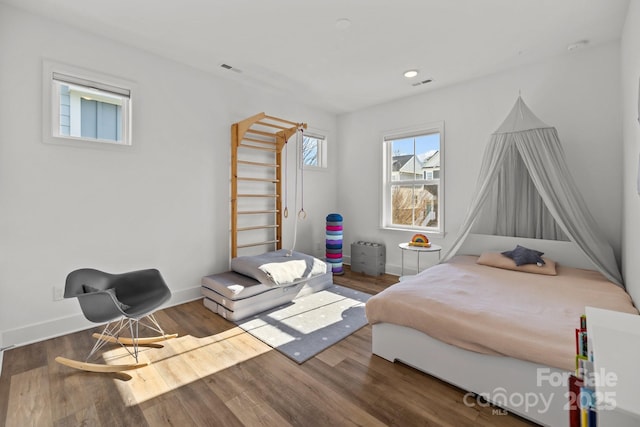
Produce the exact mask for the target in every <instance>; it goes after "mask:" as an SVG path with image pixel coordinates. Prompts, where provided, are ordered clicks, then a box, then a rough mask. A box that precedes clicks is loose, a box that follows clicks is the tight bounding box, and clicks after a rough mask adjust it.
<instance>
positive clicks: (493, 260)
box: [476, 252, 558, 276]
mask: <svg viewBox="0 0 640 427" xmlns="http://www.w3.org/2000/svg"><path fill="white" fill-rule="evenodd" d="M543 261H544V264H543V265H542V266H540V267H538V265H537V264H523V265H516V262H515V261H514V260H512V259H511V258H509V257H507V256H505V255H502V254H501V253H500V252H484V253H483V254H482V255H480V257H479V258H478V260H477V261H476V263H477V264H480V265H486V266H489V267H497V268H504V269H506V270H514V271H521V272H523V273H535V274H546V275H548V276H556V275H557V274H558V273H557V272H556V263H555V261H553V260H550V259H549V258H543Z"/></svg>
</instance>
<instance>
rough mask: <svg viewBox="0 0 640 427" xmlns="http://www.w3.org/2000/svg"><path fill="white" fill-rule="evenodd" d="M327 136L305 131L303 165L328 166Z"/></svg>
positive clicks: (306, 166)
mask: <svg viewBox="0 0 640 427" xmlns="http://www.w3.org/2000/svg"><path fill="white" fill-rule="evenodd" d="M326 142H327V141H326V137H324V136H322V135H318V134H313V133H307V132H304V133H303V137H302V164H303V167H305V168H309V169H313V168H326V167H327V164H326V163H327V160H326V159H327V147H326Z"/></svg>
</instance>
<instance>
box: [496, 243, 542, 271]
mask: <svg viewBox="0 0 640 427" xmlns="http://www.w3.org/2000/svg"><path fill="white" fill-rule="evenodd" d="M502 255H504V256H508V257H509V258H511V259H512V260H514V261H515V263H516V265H517V266H521V265H524V264H537V265H538V266H540V265H543V264H544V260H543V259H542V255H544V252H540V251H536V250H535V249H529V248H525V247H524V246H520V245H516V248H515V249H514V250H512V251H504V252H502Z"/></svg>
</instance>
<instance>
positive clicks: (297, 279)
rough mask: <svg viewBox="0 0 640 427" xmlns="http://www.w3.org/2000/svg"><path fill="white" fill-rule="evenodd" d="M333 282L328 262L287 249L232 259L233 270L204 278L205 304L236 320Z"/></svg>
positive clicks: (226, 317)
mask: <svg viewBox="0 0 640 427" xmlns="http://www.w3.org/2000/svg"><path fill="white" fill-rule="evenodd" d="M332 284H333V275H332V273H331V268H330V267H329V264H327V263H326V262H325V261H322V260H320V259H318V258H315V257H312V256H310V255H306V254H303V253H300V252H295V251H294V252H292V251H289V250H286V249H280V250H277V251H272V252H266V253H264V254H260V255H251V256H241V257H236V258H234V259H232V260H231V270H230V271H226V272H223V273H218V274H212V275H209V276H205V277H203V278H202V282H201V285H202V286H201V291H202V295H203V297H204V298H203V303H204V305H205V307H207V308H208V309H209V310H211V311H213V312H214V313H217V314H219V315H220V316H222V317H224V318H225V319H228V320H231V321H237V320H241V319H244V318H246V317H249V316H252V315H254V314H257V313H261V312H263V311H265V310H269V309H271V308H274V307H277V306H279V305H282V304H286V303H288V302H290V301H293V300H294V299H296V298H299V297H302V296H304V295H308V294H311V293H313V292H318V291H320V290H322V289H325V288H327V287H328V286H331V285H332Z"/></svg>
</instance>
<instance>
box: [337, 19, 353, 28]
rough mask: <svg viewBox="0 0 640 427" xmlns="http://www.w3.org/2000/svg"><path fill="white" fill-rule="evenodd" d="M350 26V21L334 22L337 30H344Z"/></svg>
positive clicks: (339, 20) (340, 20)
mask: <svg viewBox="0 0 640 427" xmlns="http://www.w3.org/2000/svg"><path fill="white" fill-rule="evenodd" d="M350 26H351V20H349V19H347V18H340V19H338V20H336V28H337V29H339V30H346V29H347V28H349V27H350Z"/></svg>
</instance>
